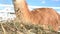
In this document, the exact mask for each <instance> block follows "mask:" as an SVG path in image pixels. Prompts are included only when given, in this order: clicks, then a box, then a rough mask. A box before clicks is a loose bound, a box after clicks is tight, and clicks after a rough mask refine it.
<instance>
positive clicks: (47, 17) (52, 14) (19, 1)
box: [13, 0, 59, 31]
mask: <svg viewBox="0 0 60 34" xmlns="http://www.w3.org/2000/svg"><path fill="white" fill-rule="evenodd" d="M13 3H14V9H15V13H16V16H17V18H18V19H19V21H22V22H23V23H27V24H35V25H36V24H38V25H45V26H46V27H47V25H50V26H52V27H53V29H54V30H55V31H58V19H59V18H58V17H59V16H58V14H57V13H56V11H55V10H54V9H52V8H37V9H34V10H32V11H30V10H29V9H28V5H27V3H26V0H14V1H13Z"/></svg>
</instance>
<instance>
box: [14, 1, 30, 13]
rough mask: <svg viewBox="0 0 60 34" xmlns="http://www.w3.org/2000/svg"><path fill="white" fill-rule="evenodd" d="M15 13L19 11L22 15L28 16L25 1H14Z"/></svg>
mask: <svg viewBox="0 0 60 34" xmlns="http://www.w3.org/2000/svg"><path fill="white" fill-rule="evenodd" d="M14 7H15V11H16V12H17V11H20V12H21V13H23V14H29V13H30V12H29V10H28V6H27V3H26V1H25V0H15V1H14Z"/></svg>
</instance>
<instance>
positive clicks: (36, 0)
mask: <svg viewBox="0 0 60 34" xmlns="http://www.w3.org/2000/svg"><path fill="white" fill-rule="evenodd" d="M26 1H27V3H28V5H29V8H30V9H32V8H37V7H38V8H39V7H51V8H54V9H55V10H56V11H57V12H60V0H26ZM10 5H13V2H12V0H0V10H4V9H5V8H7V7H9V8H11V6H10ZM12 8H13V7H12ZM12 8H11V9H12ZM12 10H13V9H12Z"/></svg>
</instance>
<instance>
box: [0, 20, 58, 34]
mask: <svg viewBox="0 0 60 34" xmlns="http://www.w3.org/2000/svg"><path fill="white" fill-rule="evenodd" d="M0 34H59V33H58V32H55V31H53V29H52V28H51V27H49V30H46V29H44V28H43V26H42V25H33V24H23V23H18V22H14V21H11V22H5V23H0Z"/></svg>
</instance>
